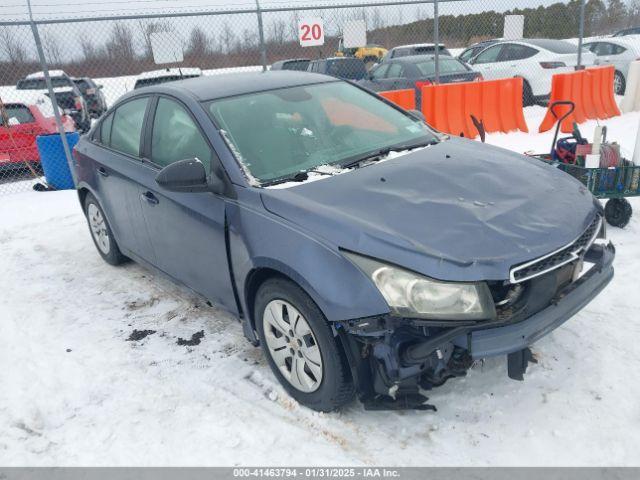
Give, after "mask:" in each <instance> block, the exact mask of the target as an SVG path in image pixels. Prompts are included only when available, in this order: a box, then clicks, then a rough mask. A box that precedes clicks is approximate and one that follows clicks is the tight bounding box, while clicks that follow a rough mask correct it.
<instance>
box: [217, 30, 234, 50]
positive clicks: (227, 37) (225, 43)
mask: <svg viewBox="0 0 640 480" xmlns="http://www.w3.org/2000/svg"><path fill="white" fill-rule="evenodd" d="M235 37H236V36H235V34H234V33H233V30H231V27H229V24H228V23H227V22H224V26H223V27H222V33H221V34H220V43H221V44H222V48H223V51H224V53H231V49H232V46H233V42H234V41H235Z"/></svg>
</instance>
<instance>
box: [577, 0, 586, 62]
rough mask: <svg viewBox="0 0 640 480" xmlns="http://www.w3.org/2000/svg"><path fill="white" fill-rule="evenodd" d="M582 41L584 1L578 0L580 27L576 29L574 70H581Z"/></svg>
mask: <svg viewBox="0 0 640 480" xmlns="http://www.w3.org/2000/svg"><path fill="white" fill-rule="evenodd" d="M583 39H584V0H580V26H579V27H578V65H577V66H576V70H582V68H583V67H582V42H583Z"/></svg>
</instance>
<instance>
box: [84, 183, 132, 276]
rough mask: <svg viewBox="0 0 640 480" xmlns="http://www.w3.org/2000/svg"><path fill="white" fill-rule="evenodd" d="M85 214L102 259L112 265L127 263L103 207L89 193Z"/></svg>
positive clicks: (86, 199)
mask: <svg viewBox="0 0 640 480" xmlns="http://www.w3.org/2000/svg"><path fill="white" fill-rule="evenodd" d="M84 214H85V216H86V217H87V225H88V226H89V233H90V234H91V238H92V240H93V244H94V245H95V246H96V249H97V250H98V253H99V254H100V256H101V257H102V259H103V260H104V261H105V262H107V263H108V264H110V265H120V264H121V263H124V262H126V261H127V257H125V256H124V255H123V254H122V252H120V248H119V247H118V244H117V243H116V240H115V238H114V236H113V232H112V231H111V227H110V226H109V222H108V221H107V217H105V215H104V212H103V211H102V207H101V206H100V204H99V203H98V200H96V197H94V196H93V195H92V194H90V193H88V194H87V196H86V198H85V199H84Z"/></svg>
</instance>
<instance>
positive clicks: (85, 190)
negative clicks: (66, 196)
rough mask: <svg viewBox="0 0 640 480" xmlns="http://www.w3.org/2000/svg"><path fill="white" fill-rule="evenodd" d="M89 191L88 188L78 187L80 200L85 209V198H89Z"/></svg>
mask: <svg viewBox="0 0 640 480" xmlns="http://www.w3.org/2000/svg"><path fill="white" fill-rule="evenodd" d="M88 193H89V189H88V188H84V187H83V188H80V189H78V200H80V207H82V209H83V210H84V200H85V198H87V194H88Z"/></svg>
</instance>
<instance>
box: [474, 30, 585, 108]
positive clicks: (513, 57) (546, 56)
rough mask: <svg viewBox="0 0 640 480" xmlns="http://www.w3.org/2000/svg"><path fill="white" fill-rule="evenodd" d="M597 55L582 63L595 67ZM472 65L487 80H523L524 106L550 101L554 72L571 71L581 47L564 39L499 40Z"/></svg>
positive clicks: (477, 57) (477, 56)
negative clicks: (512, 78) (516, 78)
mask: <svg viewBox="0 0 640 480" xmlns="http://www.w3.org/2000/svg"><path fill="white" fill-rule="evenodd" d="M595 58H596V57H595V55H594V54H593V53H591V52H589V51H588V50H586V49H585V50H584V52H583V54H582V64H583V65H586V66H589V65H593V63H594V61H595ZM469 64H470V65H472V66H473V68H474V70H477V71H478V72H480V73H481V74H482V76H483V77H484V78H485V79H489V80H493V79H497V78H511V77H521V78H522V79H523V86H522V100H523V104H524V105H525V106H528V105H533V104H534V103H538V102H545V101H548V99H549V95H550V93H551V78H552V77H553V75H554V74H555V73H563V72H572V71H574V69H575V67H576V65H577V64H578V47H577V46H576V45H573V44H571V43H569V42H567V41H565V40H549V39H524V40H518V41H515V40H513V41H512V40H509V41H500V42H497V43H496V44H494V45H492V46H490V47H488V48H486V49H484V50H483V51H482V52H480V54H478V55H476V56H475V57H473V58H472V59H471V60H470V61H469Z"/></svg>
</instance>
